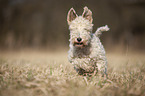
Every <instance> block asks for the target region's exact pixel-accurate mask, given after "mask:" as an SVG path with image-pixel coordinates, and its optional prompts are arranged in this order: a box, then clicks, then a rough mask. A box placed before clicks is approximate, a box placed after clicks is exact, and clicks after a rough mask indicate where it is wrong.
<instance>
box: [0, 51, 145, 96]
mask: <svg viewBox="0 0 145 96" xmlns="http://www.w3.org/2000/svg"><path fill="white" fill-rule="evenodd" d="M107 58H108V79H107V80H106V79H104V78H101V77H99V76H98V75H96V76H94V77H92V78H91V79H90V80H89V81H88V84H86V82H85V80H84V78H83V77H82V76H79V75H78V74H77V73H76V72H75V70H74V69H73V66H72V65H71V64H70V63H69V62H68V60H67V52H66V51H59V52H48V51H9V52H7V51H3V52H1V53H0V96H145V55H144V54H143V53H140V54H139V53H132V52H131V53H127V54H124V53H112V52H108V53H107Z"/></svg>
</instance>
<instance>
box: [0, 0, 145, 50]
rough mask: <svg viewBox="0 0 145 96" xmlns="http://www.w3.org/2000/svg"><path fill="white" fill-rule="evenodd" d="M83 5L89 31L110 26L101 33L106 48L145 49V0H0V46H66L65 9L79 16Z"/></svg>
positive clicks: (34, 47)
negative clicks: (89, 16) (88, 12)
mask: <svg viewBox="0 0 145 96" xmlns="http://www.w3.org/2000/svg"><path fill="white" fill-rule="evenodd" d="M84 6H88V8H89V9H90V10H92V12H93V23H94V28H93V32H95V31H96V29H97V28H98V27H101V26H104V25H106V24H107V25H108V26H109V27H110V31H109V32H104V33H103V35H102V36H101V40H102V43H103V45H104V46H105V48H106V49H107V50H112V51H113V50H116V49H119V50H135V51H145V0H0V49H1V50H18V49H24V48H30V49H48V50H57V49H58V48H59V49H61V48H66V49H67V48H68V44H69V41H68V40H69V30H68V25H67V21H66V18H67V12H68V11H69V9H70V8H71V7H73V8H74V9H75V10H76V12H77V14H78V15H81V14H82V12H83V7H84Z"/></svg>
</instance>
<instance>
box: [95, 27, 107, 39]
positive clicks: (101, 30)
mask: <svg viewBox="0 0 145 96" xmlns="http://www.w3.org/2000/svg"><path fill="white" fill-rule="evenodd" d="M109 29H110V28H109V27H108V25H105V26H103V27H100V28H98V29H97V30H96V32H95V35H96V36H97V37H100V35H101V34H102V32H103V31H109Z"/></svg>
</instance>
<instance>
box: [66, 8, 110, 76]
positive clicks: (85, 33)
mask: <svg viewBox="0 0 145 96" xmlns="http://www.w3.org/2000/svg"><path fill="white" fill-rule="evenodd" d="M92 21H93V19H92V12H91V10H89V9H88V8H87V7H84V12H83V14H82V16H78V15H77V14H76V12H75V10H74V9H73V8H71V9H70V10H69V12H68V15H67V22H68V25H69V30H70V40H69V41H70V44H69V47H70V49H69V51H68V59H69V61H70V63H72V64H73V65H74V68H75V70H76V71H77V72H78V74H80V75H84V76H86V75H89V76H92V74H96V73H97V72H99V73H101V74H102V76H104V74H105V75H106V76H107V59H106V56H105V50H104V47H103V45H102V44H101V42H100V39H99V36H100V35H101V33H102V32H103V31H108V30H109V28H108V26H107V25H106V26H103V27H100V28H98V29H97V31H96V32H95V33H94V34H93V33H92V29H93V24H92Z"/></svg>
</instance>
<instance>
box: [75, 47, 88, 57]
mask: <svg viewBox="0 0 145 96" xmlns="http://www.w3.org/2000/svg"><path fill="white" fill-rule="evenodd" d="M89 55H90V47H85V48H74V52H73V57H75V58H87V57H89Z"/></svg>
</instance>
